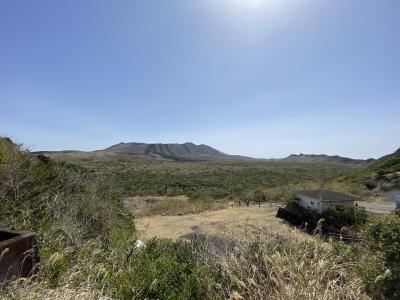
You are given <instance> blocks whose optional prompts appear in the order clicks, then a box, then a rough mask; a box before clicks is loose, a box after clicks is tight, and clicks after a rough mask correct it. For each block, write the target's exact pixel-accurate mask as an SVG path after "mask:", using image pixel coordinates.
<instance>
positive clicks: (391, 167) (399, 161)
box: [368, 148, 400, 173]
mask: <svg viewBox="0 0 400 300" xmlns="http://www.w3.org/2000/svg"><path fill="white" fill-rule="evenodd" d="M368 170H371V171H374V172H383V173H393V172H400V148H399V149H397V151H395V152H394V153H392V154H389V155H385V156H383V157H381V158H379V159H378V160H376V161H375V162H374V163H373V164H371V165H370V166H368Z"/></svg>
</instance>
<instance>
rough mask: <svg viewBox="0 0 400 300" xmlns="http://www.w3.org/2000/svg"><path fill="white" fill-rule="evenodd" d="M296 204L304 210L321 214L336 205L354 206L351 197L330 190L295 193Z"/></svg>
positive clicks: (353, 199)
mask: <svg viewBox="0 0 400 300" xmlns="http://www.w3.org/2000/svg"><path fill="white" fill-rule="evenodd" d="M297 199H298V204H299V205H300V206H302V207H304V208H307V209H312V210H314V211H316V212H318V213H323V212H325V211H327V210H329V209H330V208H334V207H336V206H338V205H351V206H353V205H354V201H355V200H357V199H356V198H354V197H353V196H350V195H347V194H344V193H339V192H334V191H330V190H303V191H298V192H297Z"/></svg>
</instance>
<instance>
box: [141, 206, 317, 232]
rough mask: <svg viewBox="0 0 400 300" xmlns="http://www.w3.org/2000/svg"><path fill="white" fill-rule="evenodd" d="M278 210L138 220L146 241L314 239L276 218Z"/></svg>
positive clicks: (246, 209) (235, 210)
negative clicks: (193, 236)
mask: <svg viewBox="0 0 400 300" xmlns="http://www.w3.org/2000/svg"><path fill="white" fill-rule="evenodd" d="M276 212H277V208H276V207H267V206H262V207H235V208H232V207H231V208H225V209H220V210H216V211H207V212H203V213H199V214H188V215H182V216H153V217H143V218H138V219H136V222H135V224H136V228H137V229H138V230H139V231H140V232H141V233H142V234H143V236H144V237H145V238H153V237H158V238H168V239H178V238H180V237H182V236H187V235H188V234H193V233H199V234H207V235H218V236H231V237H235V238H239V239H249V238H254V236H257V235H259V234H261V233H265V232H267V233H269V234H279V235H284V236H289V237H293V238H299V239H305V238H311V237H310V236H309V235H307V234H304V233H302V232H300V231H299V230H297V229H295V228H293V227H291V226H289V225H287V224H286V223H284V222H283V221H282V220H280V219H278V218H276V217H275V215H276Z"/></svg>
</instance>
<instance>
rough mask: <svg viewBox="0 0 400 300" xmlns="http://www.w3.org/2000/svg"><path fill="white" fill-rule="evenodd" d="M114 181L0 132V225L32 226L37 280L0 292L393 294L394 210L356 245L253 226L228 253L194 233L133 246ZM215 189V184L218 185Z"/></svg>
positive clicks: (53, 295)
mask: <svg viewBox="0 0 400 300" xmlns="http://www.w3.org/2000/svg"><path fill="white" fill-rule="evenodd" d="M185 166H186V165H185ZM232 167H234V166H232ZM251 168H253V167H251ZM251 168H250V169H251ZM254 169H255V170H257V172H258V171H260V172H261V173H260V174H259V175H258V176H257V177H261V178H259V179H258V181H257V182H264V180H265V181H273V182H275V181H276V184H279V183H278V182H279V180H284V179H283V178H284V173H282V174H280V173H279V172H277V173H276V176H277V178H278V179H272V177H273V175H274V174H275V173H273V172H272V171H270V170H269V171H268V172H267V171H266V170H260V169H258V168H257V167H256V166H254ZM225 172H226V170H225V169H224V168H222V170H221V173H218V172H217V174H219V175H218V176H221V177H220V178H221V180H223V177H224V176H225V175H226V176H229V173H228V172H227V173H225ZM240 172H243V173H240V174H241V175H242V176H243V180H246V179H245V174H246V172H249V173H250V175H249V176H250V178H251V179H249V181H252V180H255V177H252V175H251V174H252V173H251V172H253V171H249V169H247V168H244V170H243V171H240ZM263 172H265V173H263ZM296 172H300V171H299V170H297V171H296V170H295V168H292V169H290V168H289V171H288V175H287V176H289V177H290V176H294V174H296ZM340 172H341V171H340ZM311 173H312V172H310V174H311ZM221 174H225V175H224V176H222V175H221ZM262 174H269V175H268V176H269V177H268V176H267V177H268V179H263V175H262ZM279 174H280V175H279ZM203 175H204V174H203ZM107 176H110V175H109V174H108V175H107ZM310 176H311V175H310ZM313 176H314V175H313ZM194 178H197V179H196V180H199V181H200V182H204V181H203V180H208V179H201V177H200V176H199V177H196V176H195V177H194ZM279 178H280V179H279ZM182 179H183V177H182ZM135 180H139V179H135ZM175 180H177V178H175ZM196 180H195V181H190V182H187V183H185V181H183V182H184V184H183V185H182V186H185V187H187V188H188V189H190V186H189V184H192V183H193V182H196ZM229 180H230V179H229ZM229 180H228V181H229ZM113 182H115V181H114V179H113V178H112V177H106V178H104V177H102V175H101V174H100V175H99V173H96V174H95V173H93V172H91V171H88V170H87V169H85V168H82V167H77V166H75V165H70V164H66V163H59V162H54V161H53V160H50V159H48V158H46V157H43V156H39V157H36V156H32V155H31V154H30V153H29V152H28V151H26V150H24V149H23V148H22V147H20V146H17V145H14V144H13V143H12V142H11V141H10V140H9V139H0V224H1V225H2V226H6V227H10V228H18V229H25V230H32V231H36V232H37V233H38V236H39V239H40V252H41V256H42V263H41V265H40V266H39V273H38V274H37V276H36V278H35V279H28V280H18V281H15V282H13V283H11V284H9V285H8V286H6V287H3V289H2V291H1V296H0V298H3V299H26V295H29V297H30V298H32V299H46V298H47V299H77V298H84V299H132V298H138V299H226V298H232V299H260V298H261V299H361V298H363V297H364V295H365V294H366V293H367V294H368V295H370V296H372V297H373V298H374V299H396V297H397V298H398V296H399V287H398V285H396V282H397V281H398V278H399V269H400V268H399V266H400V261H399V250H398V247H397V246H396V245H399V242H400V236H399V234H398V233H399V232H400V228H399V223H400V221H399V220H400V214H399V213H392V214H391V215H390V216H388V217H386V218H384V219H377V220H373V221H370V222H367V225H365V226H366V227H365V229H364V230H363V231H362V232H363V234H364V237H365V238H364V242H362V244H359V245H346V244H343V243H342V242H340V241H337V242H333V243H332V246H330V247H325V246H324V244H322V243H321V242H320V241H318V240H315V241H313V242H309V241H308V242H306V241H304V242H300V241H296V240H293V241H292V240H290V239H286V238H284V237H279V236H269V235H268V234H267V233H264V232H260V235H259V237H258V238H257V239H255V240H251V241H238V240H233V242H234V246H233V247H230V248H228V249H227V250H228V251H227V252H224V251H220V250H218V249H217V248H215V247H214V246H213V243H210V241H208V239H207V238H203V237H198V238H194V239H193V240H191V241H176V242H173V241H170V240H156V239H154V240H150V241H147V242H146V247H145V248H140V247H137V238H136V237H135V235H136V232H135V229H134V225H133V223H132V217H131V216H130V215H129V214H127V213H126V211H125V210H124V209H123V204H122V195H124V194H123V193H124V189H122V190H121V189H120V188H118V187H120V186H116V185H114V184H112V183H113ZM230 182H231V183H232V184H234V183H235V182H236V181H235V180H233V181H230ZM186 184H188V185H187V186H186ZM138 186H139V184H138ZM144 186H146V184H144ZM179 186H180V185H179ZM214 186H216V187H220V188H221V187H223V185H222V186H221V185H220V184H219V183H215V185H214ZM147 188H148V187H147ZM207 189H208V187H207ZM216 191H218V188H217V189H216ZM393 233H394V234H393ZM373 241H378V243H374V242H373Z"/></svg>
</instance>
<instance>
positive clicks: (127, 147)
mask: <svg viewBox="0 0 400 300" xmlns="http://www.w3.org/2000/svg"><path fill="white" fill-rule="evenodd" d="M35 153H36V154H44V155H46V154H49V155H57V154H69V153H86V154H104V155H124V156H145V157H151V158H161V159H169V160H174V161H207V160H218V159H228V160H229V159H231V160H232V159H234V160H251V159H253V158H250V157H245V156H240V155H230V154H226V153H224V152H221V151H219V150H217V149H215V148H213V147H211V146H208V145H205V144H200V145H196V144H194V143H191V142H187V143H183V144H179V143H139V142H131V143H125V142H121V143H118V144H115V145H112V146H109V147H107V148H105V149H101V150H94V151H78V150H64V151H37V152H35Z"/></svg>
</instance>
